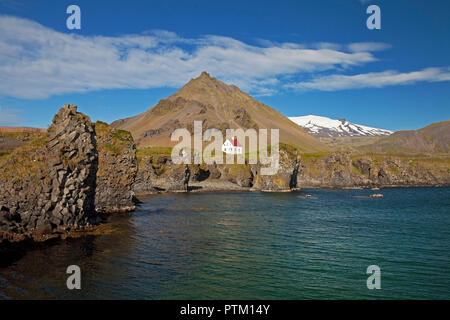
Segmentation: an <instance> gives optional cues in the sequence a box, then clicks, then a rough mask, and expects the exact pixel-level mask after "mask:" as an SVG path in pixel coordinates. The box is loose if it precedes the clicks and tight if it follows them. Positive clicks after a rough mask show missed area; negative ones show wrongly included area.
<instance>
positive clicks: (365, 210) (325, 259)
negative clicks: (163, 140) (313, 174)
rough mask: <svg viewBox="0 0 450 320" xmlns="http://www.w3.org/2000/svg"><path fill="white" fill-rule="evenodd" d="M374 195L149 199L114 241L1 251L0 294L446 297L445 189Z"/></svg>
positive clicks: (448, 200)
mask: <svg viewBox="0 0 450 320" xmlns="http://www.w3.org/2000/svg"><path fill="white" fill-rule="evenodd" d="M372 193H374V192H373V191H370V190H301V191H298V192H293V193H253V192H233V193H193V194H163V195H154V196H149V197H147V198H146V199H144V203H143V204H142V205H141V206H140V208H139V209H138V210H137V211H136V212H133V213H128V214H119V215H115V216H112V217H111V218H110V225H109V226H110V228H111V229H113V230H116V231H111V232H110V233H109V234H106V235H102V236H95V237H94V236H90V237H85V238H82V239H74V240H67V241H57V242H56V243H54V244H51V245H45V246H43V247H40V248H35V249H33V250H27V251H24V252H17V253H14V254H4V253H3V254H2V256H0V298H103V299H105V298H113V299H115V298H125V299H141V298H142V299H431V298H437V299H450V188H392V189H382V190H381V191H377V193H382V194H384V198H383V199H368V198H359V197H358V196H365V195H369V194H372ZM306 194H311V195H312V198H304V196H305V195H306ZM73 264H75V265H78V266H80V268H81V272H82V289H81V290H74V291H70V290H68V289H67V288H66V279H67V277H68V275H67V274H66V273H65V271H66V268H67V266H69V265H73ZM373 264H375V265H378V266H379V267H380V268H381V287H382V288H381V289H380V290H368V289H367V286H366V280H367V277H368V275H367V274H366V268H367V267H368V266H369V265H373Z"/></svg>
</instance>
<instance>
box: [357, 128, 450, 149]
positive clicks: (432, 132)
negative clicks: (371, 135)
mask: <svg viewBox="0 0 450 320" xmlns="http://www.w3.org/2000/svg"><path fill="white" fill-rule="evenodd" d="M363 149H365V150H367V151H370V152H377V153H379V152H381V153H399V152H400V153H446V154H448V153H450V120H446V121H441V122H435V123H432V124H430V125H429V126H426V127H424V128H422V129H419V130H402V131H397V132H394V133H393V134H391V135H390V136H387V137H383V138H380V139H379V140H378V141H377V142H375V143H373V144H371V145H368V146H366V147H364V148H363Z"/></svg>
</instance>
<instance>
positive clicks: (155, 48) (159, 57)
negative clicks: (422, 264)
mask: <svg viewBox="0 0 450 320" xmlns="http://www.w3.org/2000/svg"><path fill="white" fill-rule="evenodd" d="M257 43H258V45H250V44H247V43H244V42H242V41H239V40H236V39H233V38H230V37H223V36H216V35H206V36H202V37H198V38H193V39H190V38H182V37H180V36H178V35H177V34H175V33H173V32H169V31H166V30H153V31H148V32H144V33H142V34H131V35H122V36H117V37H107V36H83V35H79V34H75V33H70V34H67V33H62V32H58V31H55V30H52V29H50V28H47V27H45V26H42V25H40V24H38V23H36V22H33V21H31V20H27V19H22V18H17V17H12V16H4V15H3V16H2V15H0V97H1V96H10V97H16V98H29V99H33V98H46V97H49V96H52V95H57V94H65V93H82V92H88V91H94V90H103V89H122V88H134V89H146V88H155V87H179V86H181V85H183V84H184V83H186V82H187V81H188V80H189V79H191V78H194V77H197V76H198V75H199V74H200V73H201V72H202V71H208V72H209V73H210V74H212V75H213V76H216V77H218V78H219V79H221V80H223V81H225V82H228V83H234V84H236V85H237V86H239V87H240V88H242V89H243V90H245V91H249V92H250V93H252V94H254V95H271V94H274V93H276V92H277V91H278V90H280V88H281V89H282V88H285V87H290V88H296V89H300V90H305V89H318V90H341V89H349V88H362V87H382V86H386V85H395V84H408V83H414V82H417V81H446V80H448V79H447V78H446V77H447V76H448V69H445V70H443V69H436V68H435V69H424V70H422V71H419V72H411V73H407V74H402V73H398V72H396V71H386V72H379V73H370V74H361V75H356V76H345V75H333V76H318V74H320V73H321V72H324V71H326V72H332V71H339V72H342V70H348V69H350V68H352V67H357V66H362V65H365V64H367V63H370V62H373V61H376V60H377V59H376V58H375V57H374V56H373V54H372V52H375V51H380V50H386V49H388V48H389V47H390V45H389V44H385V43H375V42H360V43H351V44H348V45H342V44H334V43H326V42H322V43H315V44H311V45H309V46H307V45H305V44H299V43H278V42H271V41H266V40H263V39H257ZM311 74H312V76H313V80H311V81H306V82H298V79H299V78H303V79H304V78H305V77H308V78H310V77H311ZM296 79H297V80H296ZM439 79H440V80H439ZM295 81H297V83H296V82H295Z"/></svg>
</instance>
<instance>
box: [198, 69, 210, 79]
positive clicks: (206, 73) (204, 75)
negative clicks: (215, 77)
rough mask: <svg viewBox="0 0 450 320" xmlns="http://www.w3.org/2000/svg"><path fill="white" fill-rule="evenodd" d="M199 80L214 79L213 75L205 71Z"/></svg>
mask: <svg viewBox="0 0 450 320" xmlns="http://www.w3.org/2000/svg"><path fill="white" fill-rule="evenodd" d="M198 78H206V79H212V77H211V75H210V74H209V73H208V72H206V71H203V72H202V73H201V74H200V76H199V77H198Z"/></svg>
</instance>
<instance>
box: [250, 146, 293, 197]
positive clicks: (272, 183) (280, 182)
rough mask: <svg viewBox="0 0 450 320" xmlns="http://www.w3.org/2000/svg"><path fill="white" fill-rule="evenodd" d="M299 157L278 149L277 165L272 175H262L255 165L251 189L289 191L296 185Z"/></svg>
mask: <svg viewBox="0 0 450 320" xmlns="http://www.w3.org/2000/svg"><path fill="white" fill-rule="evenodd" d="M299 164H300V159H299V158H298V157H297V155H293V154H289V153H288V152H286V151H284V150H280V158H279V167H278V171H277V172H276V174H274V175H262V174H261V168H260V167H257V168H256V172H255V180H254V182H253V188H252V189H253V190H261V191H290V190H292V189H294V188H296V187H297V179H296V177H297V173H298V170H299Z"/></svg>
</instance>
